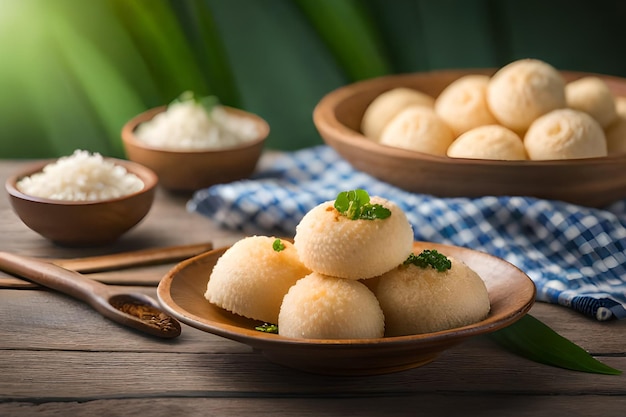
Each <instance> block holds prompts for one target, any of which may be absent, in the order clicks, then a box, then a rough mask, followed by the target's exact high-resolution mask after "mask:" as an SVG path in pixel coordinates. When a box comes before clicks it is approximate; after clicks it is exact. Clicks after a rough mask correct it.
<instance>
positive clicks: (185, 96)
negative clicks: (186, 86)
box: [170, 91, 220, 115]
mask: <svg viewBox="0 0 626 417" xmlns="http://www.w3.org/2000/svg"><path fill="white" fill-rule="evenodd" d="M187 101H193V102H195V103H196V104H199V105H201V106H202V107H204V110H205V111H206V112H207V114H209V115H210V114H211V112H212V111H213V108H214V107H215V106H217V105H219V104H220V101H219V99H218V98H217V97H216V96H205V97H198V96H196V95H195V94H194V92H193V91H183V92H182V93H181V94H180V95H179V96H178V97H176V98H175V99H174V100H172V102H171V103H170V105H172V104H176V103H184V102H187Z"/></svg>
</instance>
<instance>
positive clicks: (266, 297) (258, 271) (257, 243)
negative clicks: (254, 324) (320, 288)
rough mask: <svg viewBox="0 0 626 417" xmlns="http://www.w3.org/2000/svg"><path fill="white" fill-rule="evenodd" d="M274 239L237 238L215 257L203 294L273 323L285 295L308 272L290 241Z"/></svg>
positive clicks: (238, 310)
mask: <svg viewBox="0 0 626 417" xmlns="http://www.w3.org/2000/svg"><path fill="white" fill-rule="evenodd" d="M275 240H276V238H273V237H268V236H250V237H246V238H243V239H241V240H239V241H237V242H236V243H235V244H234V245H232V246H231V247H230V248H228V249H227V250H226V251H225V252H224V254H223V255H222V256H221V257H220V258H219V259H218V260H217V262H216V264H215V266H214V267H213V271H212V272H211V277H210V279H209V282H208V284H207V289H206V292H205V294H204V296H205V298H206V299H207V300H209V302H211V303H212V304H215V305H217V306H218V307H221V308H223V309H225V310H228V311H231V312H233V313H235V314H238V315H240V316H244V317H248V318H251V319H255V320H260V321H265V322H267V323H276V322H277V321H278V313H279V311H280V306H281V303H282V300H283V297H284V296H285V294H287V291H288V290H289V288H290V287H291V286H292V285H294V284H295V283H296V281H297V280H298V279H300V278H302V277H304V276H305V275H307V274H309V273H310V272H311V271H310V270H309V269H308V268H306V267H305V266H304V265H303V264H302V262H300V259H299V258H298V254H297V252H296V249H295V248H294V246H293V244H292V243H291V242H289V241H286V240H281V243H282V244H283V245H284V249H282V250H279V251H278V250H275V249H274V247H273V245H274V241H275Z"/></svg>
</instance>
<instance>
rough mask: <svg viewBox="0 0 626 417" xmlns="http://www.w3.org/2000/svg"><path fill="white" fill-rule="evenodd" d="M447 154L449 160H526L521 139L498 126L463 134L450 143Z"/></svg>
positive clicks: (489, 126) (483, 127)
mask: <svg viewBox="0 0 626 417" xmlns="http://www.w3.org/2000/svg"><path fill="white" fill-rule="evenodd" d="M447 153H448V156H449V157H451V158H472V159H497V160H507V161H514V160H525V159H528V158H527V156H526V149H525V148H524V143H523V142H522V138H520V137H519V136H518V135H517V133H515V132H513V131H512V130H510V129H507V128H506V127H504V126H500V125H486V126H480V127H476V128H474V129H471V130H469V131H467V132H465V133H463V134H462V135H461V136H459V137H458V138H456V139H455V141H454V142H452V145H450V147H449V148H448V152H447Z"/></svg>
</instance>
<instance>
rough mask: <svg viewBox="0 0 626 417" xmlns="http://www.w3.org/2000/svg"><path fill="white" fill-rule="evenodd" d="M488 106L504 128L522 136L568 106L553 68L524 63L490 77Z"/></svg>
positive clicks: (562, 88)
mask: <svg viewBox="0 0 626 417" xmlns="http://www.w3.org/2000/svg"><path fill="white" fill-rule="evenodd" d="M487 103H488V105H489V109H490V110H491V112H492V114H493V115H494V116H495V117H496V119H497V120H498V122H500V124H501V125H504V126H506V127H508V128H509V129H511V130H513V131H515V132H517V133H518V134H522V133H523V132H525V131H526V129H528V127H529V126H530V125H531V124H532V122H533V121H534V120H535V119H537V118H538V117H540V116H542V115H544V114H546V113H548V112H550V111H552V110H555V109H559V108H564V107H565V106H566V101H565V81H564V80H563V77H561V74H559V72H558V71H557V70H556V69H555V68H554V67H552V66H551V65H549V64H547V63H545V62H543V61H540V60H536V59H521V60H518V61H514V62H511V63H510V64H508V65H505V66H504V67H502V68H500V69H499V70H498V71H497V72H496V73H495V74H494V75H493V76H492V77H491V81H490V82H489V86H488V87H487Z"/></svg>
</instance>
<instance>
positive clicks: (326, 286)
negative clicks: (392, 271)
mask: <svg viewBox="0 0 626 417" xmlns="http://www.w3.org/2000/svg"><path fill="white" fill-rule="evenodd" d="M278 333H279V334H280V335H281V336H286V337H294V338H306V339H369V338H377V337H383V336H384V333H385V318H384V316H383V312H382V310H381V308H380V305H379V304H378V300H377V299H376V297H375V296H374V294H373V293H372V292H371V291H370V290H369V289H368V288H367V287H366V286H365V285H364V284H362V283H361V282H359V281H354V280H347V279H342V278H336V277H329V276H325V275H322V274H319V273H317V272H313V273H311V274H310V275H307V276H306V277H304V278H302V279H301V280H299V281H298V282H297V283H296V284H295V285H294V286H293V287H291V289H290V290H289V292H288V293H287V295H285V298H284V300H283V303H282V306H281V308H280V315H279V316H278Z"/></svg>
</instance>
